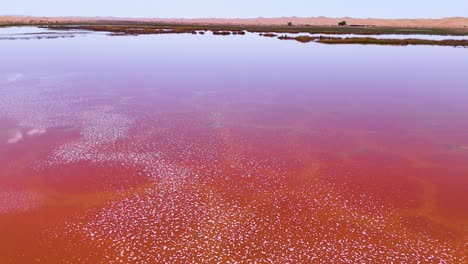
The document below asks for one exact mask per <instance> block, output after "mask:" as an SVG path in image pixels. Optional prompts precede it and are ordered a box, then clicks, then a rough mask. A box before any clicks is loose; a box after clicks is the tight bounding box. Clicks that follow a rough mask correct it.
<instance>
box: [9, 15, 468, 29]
mask: <svg viewBox="0 0 468 264" xmlns="http://www.w3.org/2000/svg"><path fill="white" fill-rule="evenodd" d="M343 20H344V21H347V23H348V25H366V26H377V27H408V28H414V27H424V28H468V17H450V18H441V19H379V18H351V17H342V18H329V17H310V18H303V17H278V18H196V19H178V18H173V19H168V18H116V17H30V16H0V23H2V24H18V23H21V24H37V23H64V22H95V21H133V22H166V23H190V24H225V25H286V24H288V22H291V23H292V24H293V25H296V26H304V25H310V26H336V25H337V24H338V22H340V21H343Z"/></svg>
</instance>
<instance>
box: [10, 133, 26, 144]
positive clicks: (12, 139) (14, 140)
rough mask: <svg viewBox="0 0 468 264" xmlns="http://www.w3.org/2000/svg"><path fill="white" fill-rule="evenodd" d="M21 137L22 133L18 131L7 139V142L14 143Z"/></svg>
mask: <svg viewBox="0 0 468 264" xmlns="http://www.w3.org/2000/svg"><path fill="white" fill-rule="evenodd" d="M22 139H23V133H21V132H19V131H18V132H16V133H15V134H14V135H13V136H12V137H11V138H10V139H8V141H7V143H8V144H15V143H18V142H20V141H21V140H22Z"/></svg>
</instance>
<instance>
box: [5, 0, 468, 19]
mask: <svg viewBox="0 0 468 264" xmlns="http://www.w3.org/2000/svg"><path fill="white" fill-rule="evenodd" d="M2 14H3V15H37V16H116V17H169V18H171V17H174V18H175V17H177V18H179V17H184V18H192V17H278V16H301V17H309V16H331V17H342V16H352V17H382V18H421V17H423V18H425V17H432V18H440V17H448V16H464V17H468V0H382V1H379V0H282V1H278V0H230V1H227V0H185V1H182V0H164V1H163V0H72V1H66V0H0V15H2Z"/></svg>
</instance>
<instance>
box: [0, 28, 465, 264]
mask: <svg viewBox="0 0 468 264" xmlns="http://www.w3.org/2000/svg"><path fill="white" fill-rule="evenodd" d="M0 49H1V50H2V51H3V52H2V63H1V64H0V234H1V236H0V262H1V263H64V262H65V263H119V262H123V263H129V262H131V263H161V262H168V263H216V262H221V263H236V262H237V263H253V262H259V263H326V262H334V263H361V262H362V263H364V262H365V263H391V262H394V263H417V262H420V263H466V261H467V251H466V248H467V246H468V229H467V228H468V196H467V195H466V193H467V192H468V122H467V120H468V89H467V88H468V75H466V73H465V71H466V69H465V68H466V62H467V61H468V52H467V51H466V50H465V49H455V48H441V47H379V46H325V45H318V44H313V43H311V44H301V43H295V42H288V41H286V42H283V41H279V40H274V39H264V38H260V37H255V36H250V35H247V36H231V37H212V36H208V35H205V36H191V35H178V36H173V35H158V36H141V37H107V36H103V35H97V34H90V35H87V36H81V37H76V38H72V39H50V40H44V39H42V40H8V41H7V40H2V41H0Z"/></svg>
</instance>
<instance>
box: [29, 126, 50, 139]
mask: <svg viewBox="0 0 468 264" xmlns="http://www.w3.org/2000/svg"><path fill="white" fill-rule="evenodd" d="M45 132H47V130H46V129H43V128H33V129H31V130H29V131H28V132H26V134H27V135H28V136H30V137H32V136H36V135H42V134H45Z"/></svg>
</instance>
